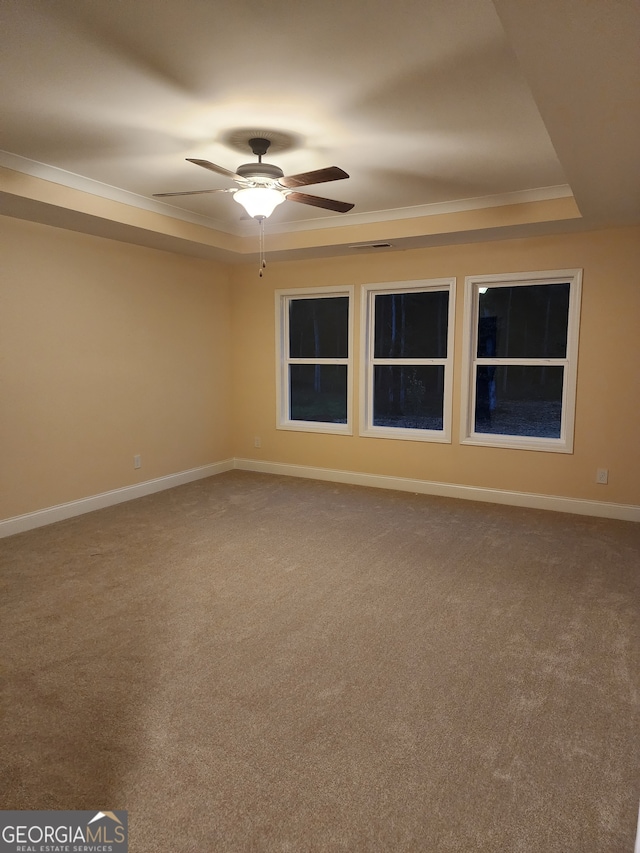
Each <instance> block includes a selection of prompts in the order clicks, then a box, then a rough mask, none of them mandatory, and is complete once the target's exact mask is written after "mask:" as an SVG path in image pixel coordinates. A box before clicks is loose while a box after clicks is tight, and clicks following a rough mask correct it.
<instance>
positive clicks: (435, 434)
mask: <svg viewBox="0 0 640 853" xmlns="http://www.w3.org/2000/svg"><path fill="white" fill-rule="evenodd" d="M360 435H361V436H363V437H364V438H386V439H391V440H393V441H398V440H400V441H428V442H437V443H439V444H451V436H450V435H447V434H446V433H445V432H444V431H442V430H427V429H404V428H402V427H375V426H372V427H367V428H366V429H362V430H360Z"/></svg>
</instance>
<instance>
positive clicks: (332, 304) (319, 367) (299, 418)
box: [276, 287, 353, 435]
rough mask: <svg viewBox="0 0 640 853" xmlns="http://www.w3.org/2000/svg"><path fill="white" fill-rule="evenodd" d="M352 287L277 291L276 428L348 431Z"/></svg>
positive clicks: (346, 432)
mask: <svg viewBox="0 0 640 853" xmlns="http://www.w3.org/2000/svg"><path fill="white" fill-rule="evenodd" d="M352 299H353V288H352V287H343V288H340V289H333V288H309V289H307V290H303V291H300V290H296V291H290V290H279V291H277V292H276V328H277V359H278V370H277V399H278V403H277V405H278V423H277V426H278V427H279V428H280V429H293V430H305V431H307V430H309V431H313V432H334V433H345V434H347V435H350V434H351V433H352V431H353V430H352V426H351V423H352V418H351V397H352V369H351V352H352V337H353V335H352V320H351V316H352V312H351V303H352Z"/></svg>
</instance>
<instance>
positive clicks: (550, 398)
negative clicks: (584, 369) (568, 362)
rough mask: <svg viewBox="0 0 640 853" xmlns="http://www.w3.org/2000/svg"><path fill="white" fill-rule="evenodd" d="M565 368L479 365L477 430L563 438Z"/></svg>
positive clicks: (501, 433) (477, 377)
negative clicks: (561, 432)
mask: <svg viewBox="0 0 640 853" xmlns="http://www.w3.org/2000/svg"><path fill="white" fill-rule="evenodd" d="M563 374H564V368H562V367H537V366H536V367H526V366H520V365H508V366H500V367H489V366H486V365H479V366H478V373H477V376H476V417H475V431H476V432H484V433H492V434H498V435H529V436H537V437H539V438H560V426H561V420H562V383H563V379H564V376H563Z"/></svg>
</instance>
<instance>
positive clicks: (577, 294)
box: [460, 269, 582, 453]
mask: <svg viewBox="0 0 640 853" xmlns="http://www.w3.org/2000/svg"><path fill="white" fill-rule="evenodd" d="M567 282H568V283H569V314H568V318H567V351H566V357H565V358H478V357H477V353H478V298H479V293H480V289H481V288H486V287H513V286H526V285H540V284H566V283H567ZM581 294H582V270H581V269H568V270H545V271H542V272H540V271H538V272H522V273H504V274H500V275H475V276H467V277H466V278H465V305H464V331H463V353H464V359H463V377H462V412H461V421H460V426H461V428H460V442H461V443H462V444H474V445H481V446H485V447H505V448H512V449H518V450H542V451H550V452H553V453H573V434H574V424H575V405H576V383H577V373H578V337H579V330H580V302H581ZM481 365H496V366H500V365H509V366H511V365H526V366H532V367H535V366H544V367H553V366H561V367H563V368H564V376H563V383H562V420H561V427H560V437H559V438H542V437H537V436H521V435H497V434H494V433H491V434H489V433H479V432H475V430H474V422H475V410H476V368H477V367H478V366H481Z"/></svg>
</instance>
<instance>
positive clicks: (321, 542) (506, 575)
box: [0, 471, 640, 853]
mask: <svg viewBox="0 0 640 853" xmlns="http://www.w3.org/2000/svg"><path fill="white" fill-rule="evenodd" d="M0 560H1V568H2V581H3V587H2V598H1V602H0V606H1V613H0V618H1V630H2V657H3V662H4V670H5V672H4V676H5V678H4V696H3V702H4V705H3V718H2V724H1V730H0V742H1V766H0V807H2V808H5V809H9V808H11V809H27V808H32V809H46V808H54V809H74V808H78V809H96V810H97V809H103V810H104V809H128V811H129V827H130V850H131V853H165V851H166V853H195V851H202V853H214V852H215V851H222V853H226V851H239V853H240V851H258V853H260V851H265V853H267V851H268V852H269V853H270V851H288V853H303V852H304V851H384V853H394V852H395V851H424V853H431V852H432V851H433V853H438V851H461V852H462V851H464V853H469V851H496V852H497V851H505V853H506V851H508V853H520V851H521V853H554V851H558V853H632V851H633V844H634V838H635V831H636V819H637V809H638V797H639V794H640V780H639V774H638V768H639V767H640V748H639V741H638V720H639V711H640V699H639V693H640V691H639V683H638V682H639V679H638V675H639V672H640V662H639V656H638V649H639V643H638V609H639V602H640V526H638V525H633V524H631V523H625V522H616V521H608V520H602V519H589V518H584V517H579V516H569V515H560V514H555V513H545V512H538V511H532V510H525V509H517V508H505V507H498V506H492V505H489V504H478V503H470V502H465V501H459V502H458V501H454V500H445V499H439V498H430V497H425V496H417V495H409V494H403V493H397V492H389V491H378V490H373V489H364V488H358V487H349V486H340V485H335V484H328V483H320V482H313V481H307V480H297V479H293V478H283V477H273V476H267V475H258V474H250V473H246V472H238V471H236V472H230V473H228V474H223V475H221V476H219V477H215V478H211V479H209V480H202V481H200V482H197V483H193V484H190V485H187V486H183V487H180V488H178V489H174V490H172V491H170V492H163V493H160V494H157V495H153V496H150V497H148V498H144V499H142V500H138V501H135V502H131V503H129V504H122V505H120V506H117V507H112V508H110V509H106V510H102V511H99V512H95V513H92V514H90V515H85V516H82V517H80V518H76V519H71V520H69V521H65V522H61V523H59V524H56V525H53V526H51V527H47V528H41V529H40V530H36V531H32V532H29V533H25V534H20V535H18V536H15V537H12V538H10V539H5V540H3V541H0Z"/></svg>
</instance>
